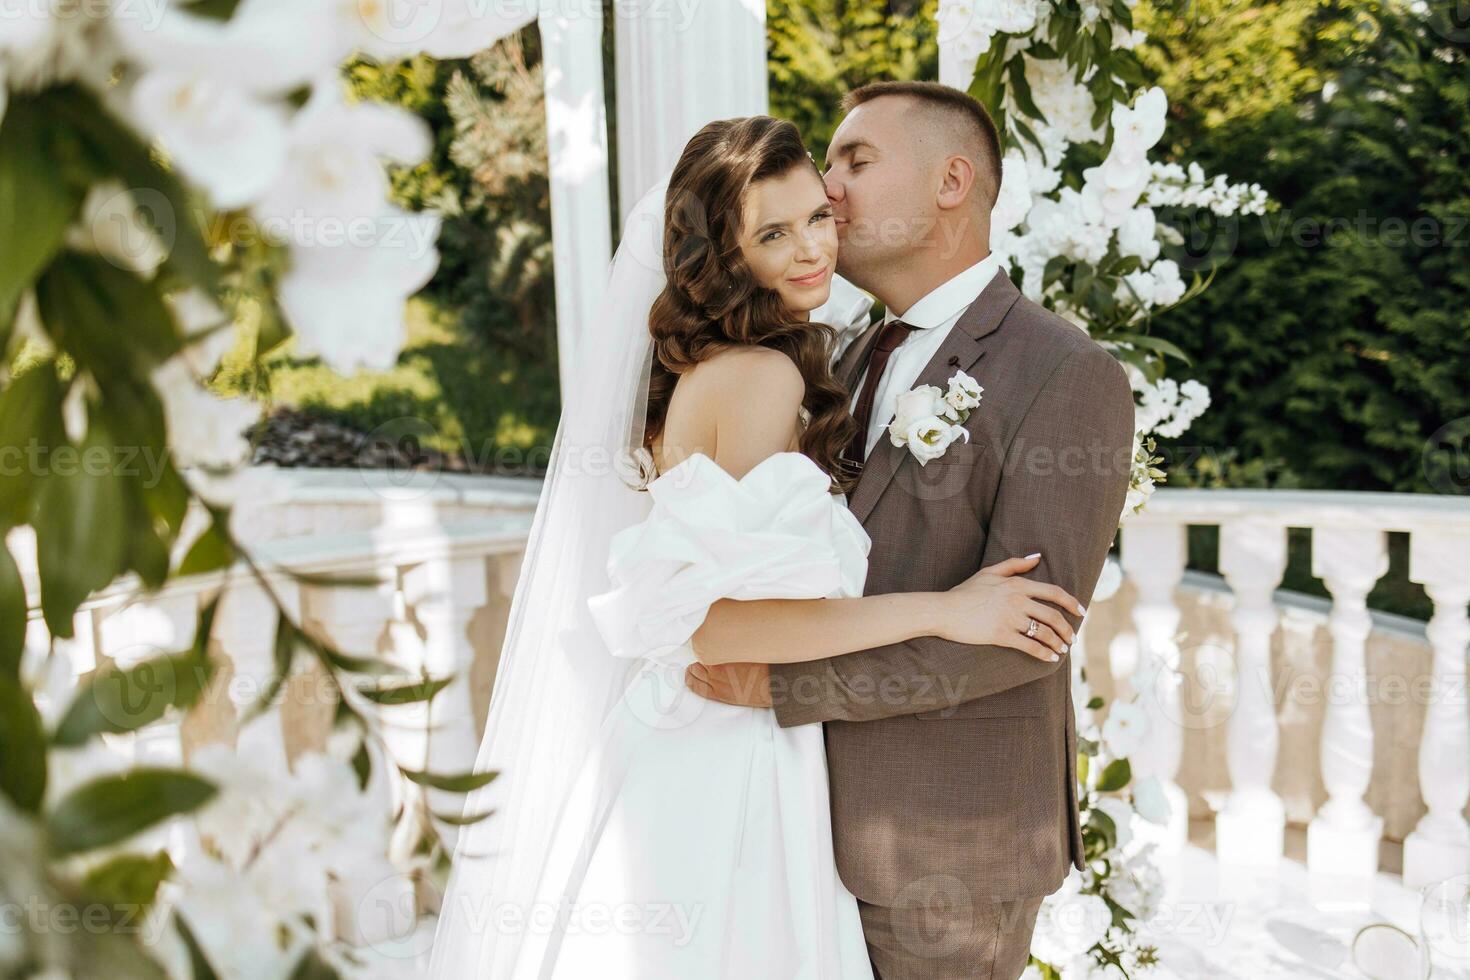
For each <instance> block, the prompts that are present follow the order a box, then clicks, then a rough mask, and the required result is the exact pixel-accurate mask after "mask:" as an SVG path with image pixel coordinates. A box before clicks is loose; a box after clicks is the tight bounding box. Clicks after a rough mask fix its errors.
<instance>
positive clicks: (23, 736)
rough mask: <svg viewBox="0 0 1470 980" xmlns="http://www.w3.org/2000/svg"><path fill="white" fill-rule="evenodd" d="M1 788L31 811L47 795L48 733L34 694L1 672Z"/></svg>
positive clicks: (11, 798) (15, 801)
mask: <svg viewBox="0 0 1470 980" xmlns="http://www.w3.org/2000/svg"><path fill="white" fill-rule="evenodd" d="M0 792H3V793H4V794H5V795H6V796H8V797H10V801H11V802H12V803H14V804H15V805H16V806H17V807H19V808H20V809H21V810H24V811H26V812H27V813H37V812H39V811H40V809H41V800H42V798H43V797H44V796H45V795H46V733H45V731H44V730H43V728H42V726H41V716H40V714H39V713H37V711H36V706H35V704H33V703H32V702H31V696H30V694H28V693H27V692H26V690H25V688H23V687H21V686H20V682H19V681H17V680H16V679H15V678H13V677H11V676H9V675H5V674H0Z"/></svg>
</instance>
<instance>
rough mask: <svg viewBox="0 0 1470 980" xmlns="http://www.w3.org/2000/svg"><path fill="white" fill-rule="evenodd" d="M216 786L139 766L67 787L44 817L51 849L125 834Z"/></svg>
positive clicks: (101, 843)
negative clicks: (47, 815)
mask: <svg viewBox="0 0 1470 980" xmlns="http://www.w3.org/2000/svg"><path fill="white" fill-rule="evenodd" d="M215 792H216V790H215V786H214V784H213V783H211V782H209V781H208V780H206V779H201V778H200V777H198V776H196V775H194V774H193V773H188V772H184V771H182V770H178V769H150V768H139V769H133V770H131V771H129V772H125V773H122V774H120V775H116V776H104V777H102V778H100V779H94V780H93V781H91V782H89V783H84V784H83V785H81V786H78V787H77V788H76V789H74V790H72V791H71V792H70V793H68V794H67V795H66V796H65V797H63V798H62V799H61V801H60V802H59V803H57V804H56V809H55V810H53V811H52V812H51V814H50V815H49V817H48V818H47V830H48V833H49V835H50V838H51V847H52V850H53V851H54V852H55V853H56V854H59V855H65V854H76V853H80V852H82V851H90V850H93V849H95V848H98V847H106V846H107V845H108V844H115V843H117V842H118V841H122V840H126V839H127V838H129V837H132V836H133V835H134V834H137V833H139V832H141V831H144V830H147V829H148V828H149V827H152V826H153V825H154V824H157V823H159V822H161V821H163V820H166V819H168V818H169V817H172V816H177V815H178V814H182V813H190V812H192V811H194V810H196V809H198V808H199V807H200V806H202V805H203V804H205V803H206V802H208V801H209V800H210V799H211V798H212V797H213V796H214V794H215Z"/></svg>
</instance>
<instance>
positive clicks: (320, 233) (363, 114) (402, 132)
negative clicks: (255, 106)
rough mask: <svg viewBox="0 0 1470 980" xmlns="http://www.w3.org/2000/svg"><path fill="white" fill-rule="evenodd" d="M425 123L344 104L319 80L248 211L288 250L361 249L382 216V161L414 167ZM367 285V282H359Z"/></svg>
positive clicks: (332, 84)
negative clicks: (274, 172) (273, 172)
mask: <svg viewBox="0 0 1470 980" xmlns="http://www.w3.org/2000/svg"><path fill="white" fill-rule="evenodd" d="M430 146H431V137H430V134H429V127H428V124H427V123H425V122H424V121H423V120H422V119H420V118H419V117H418V116H415V115H414V114H413V113H411V112H408V111H407V110H404V109H399V108H397V107H394V106H387V105H382V104H379V103H373V102H359V103H354V104H349V103H348V102H347V100H346V97H345V94H344V93H343V90H342V86H341V84H340V83H339V82H337V81H335V80H323V81H322V82H321V83H320V84H319V85H317V86H316V87H315V88H314V89H313V90H312V95H311V98H310V99H309V100H308V101H307V103H306V105H305V106H303V107H302V109H301V110H300V111H299V112H298V113H296V115H295V117H293V118H292V119H291V122H290V128H289V130H288V146H287V151H286V155H285V163H286V166H285V167H284V168H283V169H281V170H280V171H279V179H278V180H275V181H274V182H273V183H271V184H270V186H269V187H268V189H267V190H266V191H265V192H264V194H263V195H262V196H261V199H260V200H259V201H257V202H256V204H255V207H254V208H253V209H252V210H253V212H254V214H255V215H256V217H257V218H259V219H260V221H261V222H262V224H263V226H264V231H265V232H266V233H267V234H268V235H269V236H270V237H271V238H272V239H273V240H276V241H279V242H285V243H289V244H292V245H299V246H310V247H335V246H338V245H343V244H349V243H350V244H358V245H360V244H362V243H363V242H364V241H365V240H367V239H370V238H371V237H373V236H374V235H375V234H377V233H379V229H377V228H376V226H375V222H376V220H377V219H378V218H379V217H380V216H382V215H384V214H385V213H386V212H388V211H389V207H390V206H389V204H388V199H389V186H388V175H387V173H386V172H385V171H384V169H383V162H384V161H385V160H392V161H396V162H399V163H417V162H419V161H421V160H422V159H423V158H424V157H425V156H426V155H427V154H428V152H429V149H430ZM364 278H366V277H364Z"/></svg>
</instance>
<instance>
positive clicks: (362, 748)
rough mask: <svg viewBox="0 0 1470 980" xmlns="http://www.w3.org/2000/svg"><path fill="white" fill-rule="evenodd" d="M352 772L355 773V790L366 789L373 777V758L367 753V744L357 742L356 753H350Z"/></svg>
mask: <svg viewBox="0 0 1470 980" xmlns="http://www.w3.org/2000/svg"><path fill="white" fill-rule="evenodd" d="M352 771H353V772H355V773H357V788H358V789H367V784H368V780H369V779H371V778H372V776H373V757H372V755H371V754H370V753H369V752H368V747H367V742H365V741H363V742H358V743H357V751H356V752H354V753H352Z"/></svg>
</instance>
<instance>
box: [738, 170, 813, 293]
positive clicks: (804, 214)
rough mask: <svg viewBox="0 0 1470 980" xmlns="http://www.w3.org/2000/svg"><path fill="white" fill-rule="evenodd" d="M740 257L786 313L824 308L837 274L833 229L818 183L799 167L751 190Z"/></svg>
mask: <svg viewBox="0 0 1470 980" xmlns="http://www.w3.org/2000/svg"><path fill="white" fill-rule="evenodd" d="M740 252H741V255H743V256H744V258H745V262H746V264H747V265H748V266H750V270H751V272H752V273H754V275H755V278H756V281H757V282H759V283H760V284H761V285H762V286H765V287H766V288H767V289H774V290H776V292H778V293H779V294H780V295H781V300H782V302H784V303H785V304H786V306H787V308H789V309H792V310H796V311H797V312H806V311H808V310H814V309H816V308H817V307H819V306H821V305H822V304H823V303H825V302H827V296H828V294H829V293H831V291H832V273H833V271H834V270H835V269H836V268H837V226H836V224H835V223H834V222H833V220H832V208H831V206H830V205H829V204H828V203H827V191H826V188H825V187H824V186H823V184H822V178H821V177H819V176H818V175H817V173H816V171H815V170H813V169H811V168H810V167H805V166H797V167H793V168H792V169H791V170H790V171H788V172H787V173H785V174H784V175H782V176H780V177H772V178H771V179H769V180H763V181H761V182H759V183H756V184H752V185H750V188H749V190H747V191H746V194H745V202H744V209H743V211H742V214H741V231H740Z"/></svg>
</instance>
